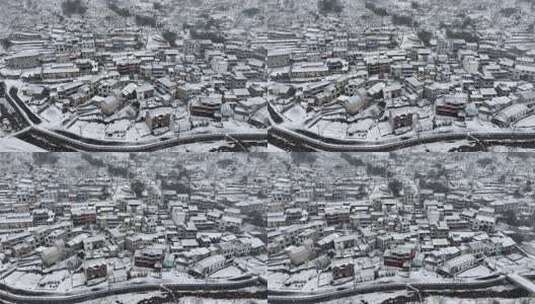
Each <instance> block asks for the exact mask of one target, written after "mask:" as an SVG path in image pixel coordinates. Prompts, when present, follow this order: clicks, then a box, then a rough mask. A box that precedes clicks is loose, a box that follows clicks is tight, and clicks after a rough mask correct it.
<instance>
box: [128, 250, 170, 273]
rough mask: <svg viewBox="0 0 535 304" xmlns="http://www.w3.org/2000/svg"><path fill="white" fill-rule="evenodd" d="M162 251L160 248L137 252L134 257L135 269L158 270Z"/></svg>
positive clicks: (162, 254) (160, 264)
mask: <svg viewBox="0 0 535 304" xmlns="http://www.w3.org/2000/svg"><path fill="white" fill-rule="evenodd" d="M163 258H164V251H163V249H161V248H156V247H153V248H145V249H141V250H137V251H136V253H135V255H134V265H135V266H136V267H143V268H152V269H156V270H159V269H161V268H162V262H163Z"/></svg>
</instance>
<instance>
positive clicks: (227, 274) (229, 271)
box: [210, 266, 243, 279]
mask: <svg viewBox="0 0 535 304" xmlns="http://www.w3.org/2000/svg"><path fill="white" fill-rule="evenodd" d="M242 273H243V272H242V271H241V270H240V269H238V268H237V267H236V266H229V267H226V268H223V269H221V270H219V271H217V272H215V273H213V274H212V275H211V276H210V278H214V279H222V278H232V277H237V276H239V275H241V274H242Z"/></svg>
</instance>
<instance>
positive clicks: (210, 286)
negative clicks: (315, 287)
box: [0, 277, 262, 304]
mask: <svg viewBox="0 0 535 304" xmlns="http://www.w3.org/2000/svg"><path fill="white" fill-rule="evenodd" d="M259 285H260V286H262V283H261V282H260V281H259V279H258V278H257V277H251V278H248V279H244V280H238V281H224V282H199V283H163V284H162V283H140V284H135V283H128V284H123V285H119V286H113V287H110V288H93V289H87V290H83V291H79V292H67V293H56V292H50V293H46V292H39V291H32V290H24V289H17V288H12V287H9V286H7V285H4V284H0V299H1V300H5V301H9V302H13V303H32V304H34V303H35V304H46V303H77V302H82V301H87V300H93V299H98V298H103V297H108V296H112V295H121V294H129V293H138V292H147V291H158V290H162V288H163V289H165V290H173V291H199V290H201V291H206V292H214V291H235V290H237V289H241V288H246V287H252V286H259Z"/></svg>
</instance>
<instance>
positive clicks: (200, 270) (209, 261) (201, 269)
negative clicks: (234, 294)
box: [193, 254, 227, 277]
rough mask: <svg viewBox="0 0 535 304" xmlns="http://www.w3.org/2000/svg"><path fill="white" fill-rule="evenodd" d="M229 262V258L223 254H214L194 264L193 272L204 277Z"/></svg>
mask: <svg viewBox="0 0 535 304" xmlns="http://www.w3.org/2000/svg"><path fill="white" fill-rule="evenodd" d="M226 264H227V260H226V259H225V257H224V256H222V255H219V254H218V255H213V256H209V257H207V258H204V259H202V260H200V261H199V262H197V264H195V266H193V272H194V273H195V274H198V275H200V276H202V277H207V276H209V275H210V274H212V273H214V272H216V271H218V270H221V269H223V268H224V267H225V266H226Z"/></svg>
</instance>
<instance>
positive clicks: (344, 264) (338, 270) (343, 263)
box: [331, 259, 355, 280]
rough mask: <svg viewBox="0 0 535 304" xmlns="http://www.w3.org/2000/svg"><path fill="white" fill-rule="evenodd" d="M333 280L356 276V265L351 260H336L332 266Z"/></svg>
mask: <svg viewBox="0 0 535 304" xmlns="http://www.w3.org/2000/svg"><path fill="white" fill-rule="evenodd" d="M331 269H332V275H333V280H338V279H342V278H351V277H353V276H355V265H354V263H353V261H352V260H351V259H341V260H336V261H334V262H333V263H332V265H331Z"/></svg>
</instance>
